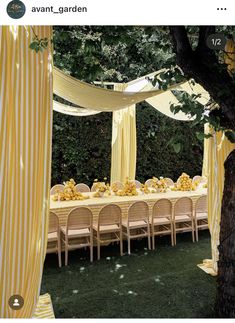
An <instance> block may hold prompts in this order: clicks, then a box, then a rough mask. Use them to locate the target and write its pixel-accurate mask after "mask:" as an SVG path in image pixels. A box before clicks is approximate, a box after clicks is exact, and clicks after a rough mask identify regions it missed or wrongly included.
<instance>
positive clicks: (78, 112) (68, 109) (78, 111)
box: [53, 100, 101, 117]
mask: <svg viewBox="0 0 235 323" xmlns="http://www.w3.org/2000/svg"><path fill="white" fill-rule="evenodd" d="M53 110H54V111H57V112H60V113H63V114H67V115H70V116H75V117H86V116H92V115H94V114H98V113H100V112H101V111H97V110H90V109H89V110H88V109H84V108H76V107H73V106H70V105H67V104H63V103H60V102H57V101H55V100H54V101H53Z"/></svg>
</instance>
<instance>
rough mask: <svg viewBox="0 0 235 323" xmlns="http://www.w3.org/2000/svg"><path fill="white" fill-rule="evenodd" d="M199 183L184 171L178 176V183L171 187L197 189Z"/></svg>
mask: <svg viewBox="0 0 235 323" xmlns="http://www.w3.org/2000/svg"><path fill="white" fill-rule="evenodd" d="M197 185H198V184H195V183H193V180H192V179H191V178H190V176H189V175H188V174H186V173H182V174H181V176H180V177H179V178H178V180H177V183H176V184H175V186H174V187H173V188H172V189H171V190H172V191H195V190H196V188H197Z"/></svg>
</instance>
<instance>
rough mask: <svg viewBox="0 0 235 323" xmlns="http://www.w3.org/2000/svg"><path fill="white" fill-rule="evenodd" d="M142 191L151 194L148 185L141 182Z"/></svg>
mask: <svg viewBox="0 0 235 323" xmlns="http://www.w3.org/2000/svg"><path fill="white" fill-rule="evenodd" d="M140 190H141V192H143V193H144V194H149V193H151V191H150V189H149V187H148V185H146V184H141V188H140Z"/></svg>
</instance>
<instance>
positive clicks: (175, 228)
mask: <svg viewBox="0 0 235 323" xmlns="http://www.w3.org/2000/svg"><path fill="white" fill-rule="evenodd" d="M174 242H175V243H174V244H175V246H176V224H175V223H174Z"/></svg>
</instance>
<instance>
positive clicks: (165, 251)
mask: <svg viewBox="0 0 235 323" xmlns="http://www.w3.org/2000/svg"><path fill="white" fill-rule="evenodd" d="M126 247H127V246H126V242H124V248H125V249H124V250H126ZM146 247H147V241H146V240H145V239H143V240H137V241H133V242H132V251H133V254H132V255H130V256H129V255H127V254H125V255H124V256H123V257H120V256H119V248H118V246H117V245H113V246H112V245H111V246H108V247H102V248H101V257H102V258H101V260H100V261H97V260H95V261H94V263H93V264H91V263H90V262H89V252H88V251H85V250H84V251H83V250H75V251H72V252H70V253H69V265H68V266H67V267H65V266H64V267H62V268H61V269H59V268H58V265H57V264H58V262H57V256H56V255H55V254H50V255H47V257H46V260H45V266H44V274H43V280H42V289H41V294H43V293H49V294H50V295H51V297H52V302H53V307H54V312H55V316H56V317H57V318H211V317H214V309H213V307H214V302H215V295H216V278H214V277H211V276H209V275H207V274H206V273H204V272H203V271H202V270H201V269H199V268H198V267H197V264H198V263H200V262H201V261H202V260H203V259H204V258H210V256H211V252H210V235H209V233H208V231H203V232H200V233H199V242H197V243H192V241H191V236H190V234H189V233H185V234H181V235H178V236H177V245H176V246H175V247H171V246H170V239H169V237H161V238H158V239H157V245H156V249H155V250H154V251H149V250H147V248H146ZM94 251H95V254H94V256H96V249H95V250H94ZM62 257H63V260H64V254H63V255H62ZM95 259H96V258H95Z"/></svg>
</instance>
